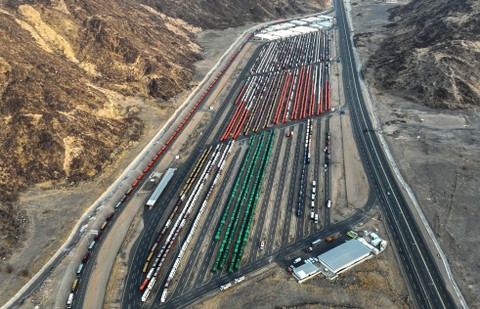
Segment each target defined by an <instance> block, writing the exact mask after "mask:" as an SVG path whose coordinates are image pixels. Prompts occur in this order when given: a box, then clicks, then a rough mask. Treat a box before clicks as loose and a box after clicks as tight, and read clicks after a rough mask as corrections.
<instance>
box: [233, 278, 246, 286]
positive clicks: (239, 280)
mask: <svg viewBox="0 0 480 309" xmlns="http://www.w3.org/2000/svg"><path fill="white" fill-rule="evenodd" d="M243 280H245V276H241V277H238V278H235V279H234V280H233V282H235V284H237V283H240V282H242V281H243Z"/></svg>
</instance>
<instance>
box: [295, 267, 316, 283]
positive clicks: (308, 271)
mask: <svg viewBox="0 0 480 309" xmlns="http://www.w3.org/2000/svg"><path fill="white" fill-rule="evenodd" d="M317 272H318V267H317V266H315V265H313V263H305V264H303V265H302V266H299V267H297V268H295V269H294V270H293V274H294V275H295V277H297V279H298V280H299V281H302V280H304V279H305V278H308V277H310V276H312V275H314V274H316V273H317Z"/></svg>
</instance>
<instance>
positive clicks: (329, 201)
mask: <svg viewBox="0 0 480 309" xmlns="http://www.w3.org/2000/svg"><path fill="white" fill-rule="evenodd" d="M330 207H332V200H328V201H327V208H330Z"/></svg>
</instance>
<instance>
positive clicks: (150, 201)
mask: <svg viewBox="0 0 480 309" xmlns="http://www.w3.org/2000/svg"><path fill="white" fill-rule="evenodd" d="M176 170H177V169H176V168H169V169H168V170H167V172H166V173H165V176H163V178H162V181H160V183H159V184H158V185H157V188H156V189H155V191H153V193H152V195H151V196H150V198H149V199H148V201H147V204H146V205H147V206H148V208H149V209H152V207H153V206H154V205H155V203H156V202H157V200H158V198H159V197H160V195H161V194H162V192H163V190H165V188H166V187H167V185H168V183H169V182H170V179H172V177H173V174H174V173H175V171H176Z"/></svg>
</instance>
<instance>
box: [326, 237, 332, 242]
mask: <svg viewBox="0 0 480 309" xmlns="http://www.w3.org/2000/svg"><path fill="white" fill-rule="evenodd" d="M325 241H326V242H332V241H333V236H328V237H327V238H325Z"/></svg>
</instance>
